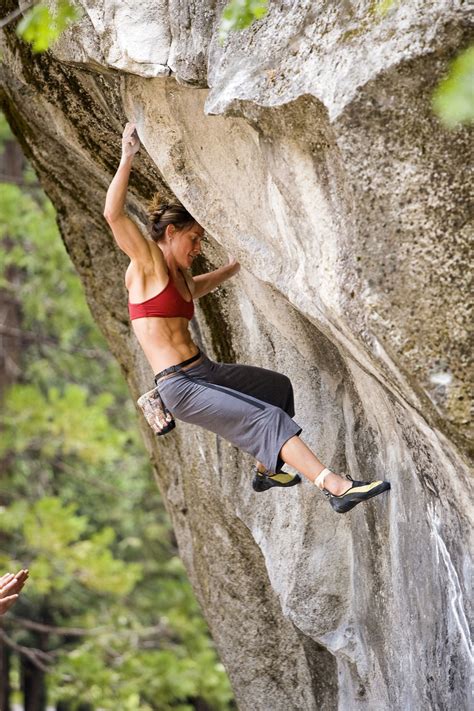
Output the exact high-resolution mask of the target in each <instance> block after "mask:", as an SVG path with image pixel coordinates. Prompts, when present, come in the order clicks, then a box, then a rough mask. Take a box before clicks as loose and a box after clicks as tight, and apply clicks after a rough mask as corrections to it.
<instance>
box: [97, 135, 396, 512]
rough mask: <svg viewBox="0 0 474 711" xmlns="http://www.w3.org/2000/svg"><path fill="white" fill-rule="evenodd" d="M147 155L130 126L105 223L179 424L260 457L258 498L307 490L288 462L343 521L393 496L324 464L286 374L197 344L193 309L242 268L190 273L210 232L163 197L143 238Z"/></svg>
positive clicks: (145, 344) (136, 324)
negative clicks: (307, 437) (142, 164)
mask: <svg viewBox="0 0 474 711" xmlns="http://www.w3.org/2000/svg"><path fill="white" fill-rule="evenodd" d="M139 148H140V141H139V138H138V135H137V132H136V127H135V124H133V123H127V125H126V126H125V129H124V132H123V136H122V158H121V161H120V165H119V167H118V170H117V172H116V174H115V176H114V178H113V180H112V182H111V184H110V187H109V189H108V191H107V198H106V202H105V209H104V216H105V218H106V220H107V222H108V224H109V225H110V227H111V229H112V232H113V235H114V237H115V240H116V242H117V244H118V246H119V247H120V249H122V250H123V251H124V252H125V254H127V255H128V256H129V257H130V260H131V261H130V264H129V266H128V268H127V271H126V277H125V283H126V286H127V289H128V292H129V304H128V308H129V313H130V319H131V321H132V325H133V330H134V332H135V335H136V337H137V339H138V342H139V343H140V345H141V347H142V348H143V351H144V353H145V356H146V357H147V359H148V362H149V363H150V365H151V367H152V369H153V372H154V373H156V375H155V383H156V384H157V386H158V389H159V392H160V396H161V398H162V400H163V402H164V404H165V405H166V407H167V408H168V409H169V410H170V411H171V412H172V413H173V415H174V416H175V417H176V418H178V419H179V420H183V421H184V422H191V423H193V424H197V425H200V426H201V427H204V428H206V429H208V430H210V431H211V432H215V433H216V434H218V435H220V436H221V437H223V438H225V439H227V440H228V441H229V442H231V443H232V444H234V445H235V446H236V447H239V448H240V449H242V450H244V451H245V452H249V453H250V454H251V455H252V456H253V457H255V459H256V460H257V461H256V467H255V476H254V479H253V482H252V483H253V488H254V489H255V490H256V491H259V492H261V491H265V490H267V489H270V488H272V487H291V486H294V485H295V484H298V483H299V482H300V481H301V477H300V476H299V475H298V474H296V475H292V474H289V473H287V472H283V471H282V466H283V464H284V463H287V464H289V465H290V466H292V467H294V468H295V469H296V470H297V471H299V472H301V473H302V474H303V475H304V476H305V477H306V478H307V479H309V480H310V481H311V482H312V483H314V484H315V485H316V486H317V487H318V488H319V489H321V490H322V491H323V492H324V493H325V494H326V496H327V497H328V498H329V502H330V504H331V506H332V508H333V509H334V510H335V511H337V512H338V513H345V512H346V511H349V510H350V509H352V508H353V507H354V506H356V504H358V503H360V502H361V501H366V500H367V499H370V498H371V497H373V496H376V495H377V494H381V493H382V492H383V491H386V490H387V489H389V488H390V484H389V483H388V482H386V481H374V482H364V481H354V480H353V479H352V478H351V477H350V476H349V475H347V476H346V478H343V477H342V476H340V475H339V474H336V473H335V472H332V471H331V470H330V469H328V468H327V467H325V466H324V465H323V464H322V463H321V462H320V461H319V459H317V457H316V456H315V455H314V454H313V452H312V451H311V450H310V449H309V448H308V447H307V446H306V444H304V442H303V441H302V440H301V439H300V437H299V435H300V433H301V428H300V427H299V426H298V425H297V424H296V422H295V421H294V420H293V419H292V418H293V416H294V414H295V412H294V405H293V388H292V385H291V382H290V380H289V379H288V378H287V377H286V376H284V375H280V374H279V373H275V372H273V371H270V370H265V369H263V368H255V367H252V366H248V365H229V364H223V363H215V362H213V361H212V360H210V359H209V358H208V357H207V356H206V355H205V354H204V353H202V352H201V351H200V350H199V348H198V347H197V346H196V344H195V343H194V342H193V340H192V338H191V334H190V331H189V322H190V320H191V318H192V317H193V313H194V304H193V301H194V300H195V299H199V298H200V297H201V296H204V295H205V294H208V293H209V292H210V291H212V290H213V289H215V288H216V287H217V286H219V285H220V284H222V283H223V282H224V281H226V280H227V279H230V278H231V277H232V276H234V275H235V274H237V272H238V271H239V268H240V266H239V264H238V262H237V261H235V260H234V259H231V260H230V261H229V263H228V264H227V265H226V266H224V267H221V268H220V269H216V270H215V271H212V272H208V273H207V274H200V275H199V276H195V277H192V276H191V275H190V274H189V273H188V270H189V269H190V267H191V265H192V263H193V260H194V259H195V258H196V257H197V256H198V255H199V254H200V253H201V242H202V240H203V233H204V230H203V228H202V227H201V225H199V224H198V223H197V222H196V221H195V220H194V219H193V217H192V216H191V215H190V214H189V212H188V211H187V210H186V209H185V208H184V207H183V205H181V204H180V203H179V202H178V201H176V200H175V199H173V200H170V201H167V202H166V201H165V200H164V199H161V200H160V199H159V198H158V199H155V202H154V204H152V206H151V209H150V213H149V217H150V237H151V240H150V239H147V238H145V237H144V236H143V235H142V233H141V232H140V230H139V229H138V227H137V226H136V225H135V223H134V222H133V221H132V220H131V219H130V218H129V217H128V216H127V214H126V213H125V198H126V194H127V187H128V180H129V176H130V172H131V169H132V163H133V158H134V156H135V154H136V153H137V151H138V150H139Z"/></svg>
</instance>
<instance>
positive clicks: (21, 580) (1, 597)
mask: <svg viewBox="0 0 474 711" xmlns="http://www.w3.org/2000/svg"><path fill="white" fill-rule="evenodd" d="M27 579H28V571H27V570H19V571H18V573H16V575H13V573H5V575H2V577H1V578H0V615H3V613H4V612H6V611H7V610H9V609H10V607H11V606H12V605H13V604H14V603H15V602H16V601H17V600H18V595H19V594H20V592H21V590H22V588H23V585H24V584H25V583H26V581H27Z"/></svg>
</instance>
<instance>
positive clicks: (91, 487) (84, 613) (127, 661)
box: [0, 121, 232, 711]
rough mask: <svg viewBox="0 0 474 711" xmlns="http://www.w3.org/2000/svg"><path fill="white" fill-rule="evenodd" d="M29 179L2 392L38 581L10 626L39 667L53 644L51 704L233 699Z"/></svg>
mask: <svg viewBox="0 0 474 711" xmlns="http://www.w3.org/2000/svg"><path fill="white" fill-rule="evenodd" d="M0 136H3V138H4V140H8V130H7V128H6V126H5V122H4V121H3V122H2V121H0ZM23 182H26V186H25V187H23V189H22V188H21V187H20V186H19V185H12V184H6V183H2V184H0V244H1V245H2V249H1V250H0V253H1V255H2V257H1V261H0V299H1V298H2V295H3V296H8V298H9V299H16V300H17V302H18V306H19V308H20V311H21V328H20V329H19V330H20V333H19V334H17V336H16V337H18V338H20V340H21V343H22V362H21V366H22V367H21V373H20V374H19V376H18V378H17V381H16V382H15V383H13V384H12V385H11V386H10V387H9V388H8V389H7V391H6V393H5V395H4V400H3V417H2V425H1V427H2V432H1V438H0V463H1V466H2V480H1V483H0V509H1V516H0V571H6V570H14V569H18V568H19V567H28V568H29V570H30V580H29V581H28V584H27V586H26V588H25V590H24V592H23V593H22V595H21V597H20V599H19V601H18V602H17V603H16V605H15V606H14V607H13V608H12V610H11V611H10V612H9V613H8V615H7V616H5V617H4V618H2V623H1V624H2V626H3V627H4V629H5V633H6V634H7V636H8V639H9V640H10V643H11V644H13V645H16V646H17V647H18V646H20V647H21V646H23V647H26V648H27V649H30V650H31V652H32V654H33V657H34V658H35V659H37V661H38V663H40V662H41V660H43V662H41V663H44V658H43V656H41V655H43V654H46V655H47V661H48V666H49V671H48V674H47V676H46V684H47V689H48V701H49V703H59V702H61V704H62V705H63V706H64V704H67V708H68V709H69V710H70V711H75V709H79V708H82V707H84V704H88V708H89V709H98V708H100V709H110V710H111V711H112V710H113V711H116V710H117V709H129V710H130V711H135V710H137V711H138V709H140V711H142V710H143V711H148V710H149V711H155V710H157V711H167V709H173V711H176V709H181V710H182V711H185V710H190V709H193V708H195V707H196V705H198V704H199V703H200V704H201V705H203V704H204V705H205V708H206V709H208V710H209V711H211V710H216V711H217V710H219V711H220V710H222V711H223V710H224V709H230V708H232V701H231V698H232V695H231V692H230V687H229V683H228V680H227V677H226V675H225V671H224V669H223V667H222V665H221V664H220V662H219V660H218V658H217V656H216V652H215V649H214V647H213V644H212V641H211V639H210V637H209V634H208V631H207V627H206V625H205V622H204V620H203V619H202V616H201V614H200V611H199V608H198V605H197V603H196V601H195V598H194V596H193V594H192V591H191V588H190V585H189V583H188V582H187V579H186V575H185V571H184V568H183V565H182V563H181V561H180V560H179V558H178V555H177V548H176V543H175V540H174V536H173V532H172V529H171V526H170V524H169V521H168V519H167V516H166V513H165V511H164V508H163V505H162V502H161V500H160V497H159V494H158V490H157V488H156V485H155V483H154V482H153V480H152V476H151V471H150V466H149V462H148V459H147V457H146V456H145V453H144V451H143V446H142V443H141V441H140V437H139V433H138V428H137V424H136V412H135V408H134V406H133V404H132V402H131V399H130V397H129V394H128V393H127V390H126V387H125V384H124V382H123V379H122V377H121V374H120V371H119V368H118V366H117V364H116V363H115V362H114V360H113V358H112V357H111V355H110V354H109V353H108V351H107V348H106V345H105V342H104V340H103V337H102V335H101V334H100V332H99V331H98V329H97V327H96V325H95V324H94V322H93V320H92V318H91V315H90V313H89V310H88V308H87V305H86V302H85V299H84V295H83V293H82V288H81V284H80V281H79V279H78V277H77V275H76V274H75V272H74V270H73V268H72V266H71V263H70V261H69V258H68V256H67V254H66V251H65V249H64V245H63V244H62V242H61V240H60V237H59V234H58V230H57V227H56V223H55V214H54V209H53V207H52V205H51V204H50V203H49V201H48V200H47V199H46V197H45V195H44V194H43V193H42V192H41V190H40V189H39V188H38V187H37V184H36V183H35V182H33V181H31V180H26V181H23ZM104 229H106V227H105V226H104ZM7 335H8V334H7ZM38 624H39V625H43V626H45V627H46V632H44V631H43V632H41V634H40V633H39V632H37V631H36V629H37V628H36V627H34V625H38ZM31 625H33V627H32V626H31ZM70 629H71V630H72V631H71V634H68V632H67V631H68V630H70ZM74 630H75V633H73V631H74ZM10 676H11V680H12V683H13V685H14V688H15V689H16V691H15V699H16V701H18V702H19V701H20V696H19V691H18V683H19V681H18V679H19V677H18V675H16V674H15V667H13V668H12V671H11V674H10ZM81 705H82V706H81Z"/></svg>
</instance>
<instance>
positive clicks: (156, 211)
mask: <svg viewBox="0 0 474 711" xmlns="http://www.w3.org/2000/svg"><path fill="white" fill-rule="evenodd" d="M180 204H181V203H179V202H178V200H176V198H175V197H174V196H172V195H169V194H166V193H155V194H154V195H153V197H152V199H151V200H150V202H149V203H148V209H147V213H148V216H149V218H150V219H151V220H160V219H161V218H162V216H163V214H164V213H165V212H166V210H168V208H169V207H171V205H180Z"/></svg>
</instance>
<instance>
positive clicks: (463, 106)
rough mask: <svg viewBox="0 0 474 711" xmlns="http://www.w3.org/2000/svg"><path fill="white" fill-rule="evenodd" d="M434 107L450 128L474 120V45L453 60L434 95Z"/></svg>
mask: <svg viewBox="0 0 474 711" xmlns="http://www.w3.org/2000/svg"><path fill="white" fill-rule="evenodd" d="M433 107H434V110H435V112H436V114H437V115H438V116H439V118H440V119H441V121H442V122H443V123H444V125H445V126H447V127H448V128H455V127H456V126H457V125H459V124H468V123H472V122H473V121H474V45H471V46H470V47H468V48H467V49H465V50H464V51H463V52H461V53H460V54H459V55H458V56H457V57H456V58H455V59H454V60H453V61H452V62H451V65H450V67H449V71H448V74H447V75H446V77H445V78H444V79H443V80H442V81H441V82H440V83H439V84H438V87H437V89H436V91H435V93H434V95H433Z"/></svg>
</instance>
